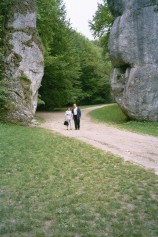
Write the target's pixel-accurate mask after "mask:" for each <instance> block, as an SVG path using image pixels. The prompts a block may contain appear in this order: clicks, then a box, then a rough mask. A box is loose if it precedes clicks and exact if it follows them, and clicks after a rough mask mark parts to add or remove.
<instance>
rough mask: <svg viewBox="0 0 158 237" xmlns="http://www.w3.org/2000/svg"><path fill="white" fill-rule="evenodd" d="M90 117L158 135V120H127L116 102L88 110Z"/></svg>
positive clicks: (120, 126) (135, 130) (128, 128)
mask: <svg viewBox="0 0 158 237" xmlns="http://www.w3.org/2000/svg"><path fill="white" fill-rule="evenodd" d="M90 115H91V116H92V118H94V119H96V120H98V121H101V122H105V123H108V124H111V125H112V126H118V127H119V128H122V129H126V130H129V131H133V132H137V133H143V134H148V135H153V136H158V122H144V121H142V122H138V121H129V120H128V119H127V117H126V116H125V115H124V113H123V112H122V111H121V109H120V108H119V106H118V105H117V104H114V105H108V106H106V107H104V108H101V109H97V110H93V111H92V112H90Z"/></svg>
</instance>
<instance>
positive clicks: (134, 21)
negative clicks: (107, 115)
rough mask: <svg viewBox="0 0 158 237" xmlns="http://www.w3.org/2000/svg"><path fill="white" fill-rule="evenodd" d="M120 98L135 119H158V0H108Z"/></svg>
mask: <svg viewBox="0 0 158 237" xmlns="http://www.w3.org/2000/svg"><path fill="white" fill-rule="evenodd" d="M108 5H109V7H110V9H111V11H112V13H113V15H114V16H115V21H114V24H113V27H112V29H111V34H110V40H109V51H110V56H111V60H112V63H113V66H114V70H113V73H112V76H111V86H112V91H113V94H114V97H115V99H116V102H117V103H118V104H119V105H120V107H121V108H122V110H123V111H124V113H125V114H126V115H127V116H128V117H130V118H131V119H137V120H150V121H158V0H130V1H129V0H108Z"/></svg>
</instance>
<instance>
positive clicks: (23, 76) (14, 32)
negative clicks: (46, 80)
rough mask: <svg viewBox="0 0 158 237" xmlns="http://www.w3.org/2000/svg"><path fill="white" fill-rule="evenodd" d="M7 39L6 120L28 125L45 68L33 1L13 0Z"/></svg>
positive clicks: (33, 111) (35, 104)
mask: <svg viewBox="0 0 158 237" xmlns="http://www.w3.org/2000/svg"><path fill="white" fill-rule="evenodd" d="M5 39H6V46H5V52H6V55H5V58H6V60H5V78H6V81H7V85H8V91H9V98H10V105H9V108H10V109H9V111H8V113H7V116H6V117H7V118H6V120H8V121H13V122H22V123H29V122H30V121H31V120H32V118H33V116H34V113H35V111H36V107H37V98H38V89H39V87H40V84H41V80H42V77H43V69H44V59H43V52H42V48H41V42H40V39H39V36H38V33H37V29H36V8H35V2H34V1H33V0H23V1H21V0H14V4H12V6H11V7H10V11H9V14H8V21H7V25H6V36H5Z"/></svg>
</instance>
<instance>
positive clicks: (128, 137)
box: [37, 106, 158, 174]
mask: <svg viewBox="0 0 158 237" xmlns="http://www.w3.org/2000/svg"><path fill="white" fill-rule="evenodd" d="M96 108H99V106H97V107H91V108H87V109H82V118H81V129H80V130H75V129H74V124H73V130H67V129H66V127H65V126H64V125H63V122H64V112H53V113H45V112H44V113H43V112H40V113H37V116H39V117H42V118H44V119H45V121H46V122H45V123H42V124H41V125H39V126H40V127H43V128H47V129H51V130H53V131H55V132H58V133H61V134H62V135H64V136H68V137H73V138H75V139H78V140H81V141H84V142H86V143H89V144H91V145H93V146H94V147H97V148H100V149H102V150H105V151H107V152H111V153H113V154H116V155H118V156H120V157H122V158H124V160H126V161H127V160H128V161H132V162H134V163H137V164H139V165H142V166H143V167H145V168H147V169H153V170H154V171H155V173H156V174H158V138H157V137H153V136H147V135H140V134H136V133H132V132H128V131H123V130H120V129H118V128H114V127H111V126H109V125H108V124H103V123H97V122H94V121H93V120H92V119H91V118H90V117H89V116H88V113H89V112H90V111H91V110H93V109H96Z"/></svg>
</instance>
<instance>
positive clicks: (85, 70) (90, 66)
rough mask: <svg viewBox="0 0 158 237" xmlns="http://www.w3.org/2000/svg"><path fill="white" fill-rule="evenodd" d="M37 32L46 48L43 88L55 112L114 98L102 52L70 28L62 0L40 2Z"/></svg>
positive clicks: (48, 107)
mask: <svg viewBox="0 0 158 237" xmlns="http://www.w3.org/2000/svg"><path fill="white" fill-rule="evenodd" d="M37 5H38V21H37V25H38V29H39V33H40V36H41V39H42V42H43V46H44V53H45V73H44V77H43V81H42V87H41V88H40V91H39V92H40V95H41V99H42V100H43V101H44V102H45V105H43V106H40V107H39V108H42V109H43V108H44V109H46V110H52V109H54V108H55V107H61V106H65V105H68V104H72V103H78V104H85V103H86V104H96V103H105V102H108V101H109V100H110V99H111V96H110V86H109V81H108V80H109V73H107V71H109V70H107V69H106V65H109V63H108V64H105V63H104V59H103V57H102V50H101V49H100V48H99V47H98V46H97V45H96V44H95V43H94V42H90V41H89V40H88V39H86V38H85V37H84V36H82V35H80V34H79V33H77V32H75V31H74V30H72V29H71V25H70V24H69V22H67V21H66V19H65V13H66V11H65V5H64V4H63V2H62V1H55V0H51V1H48V0H45V1H41V0H38V1H37Z"/></svg>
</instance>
